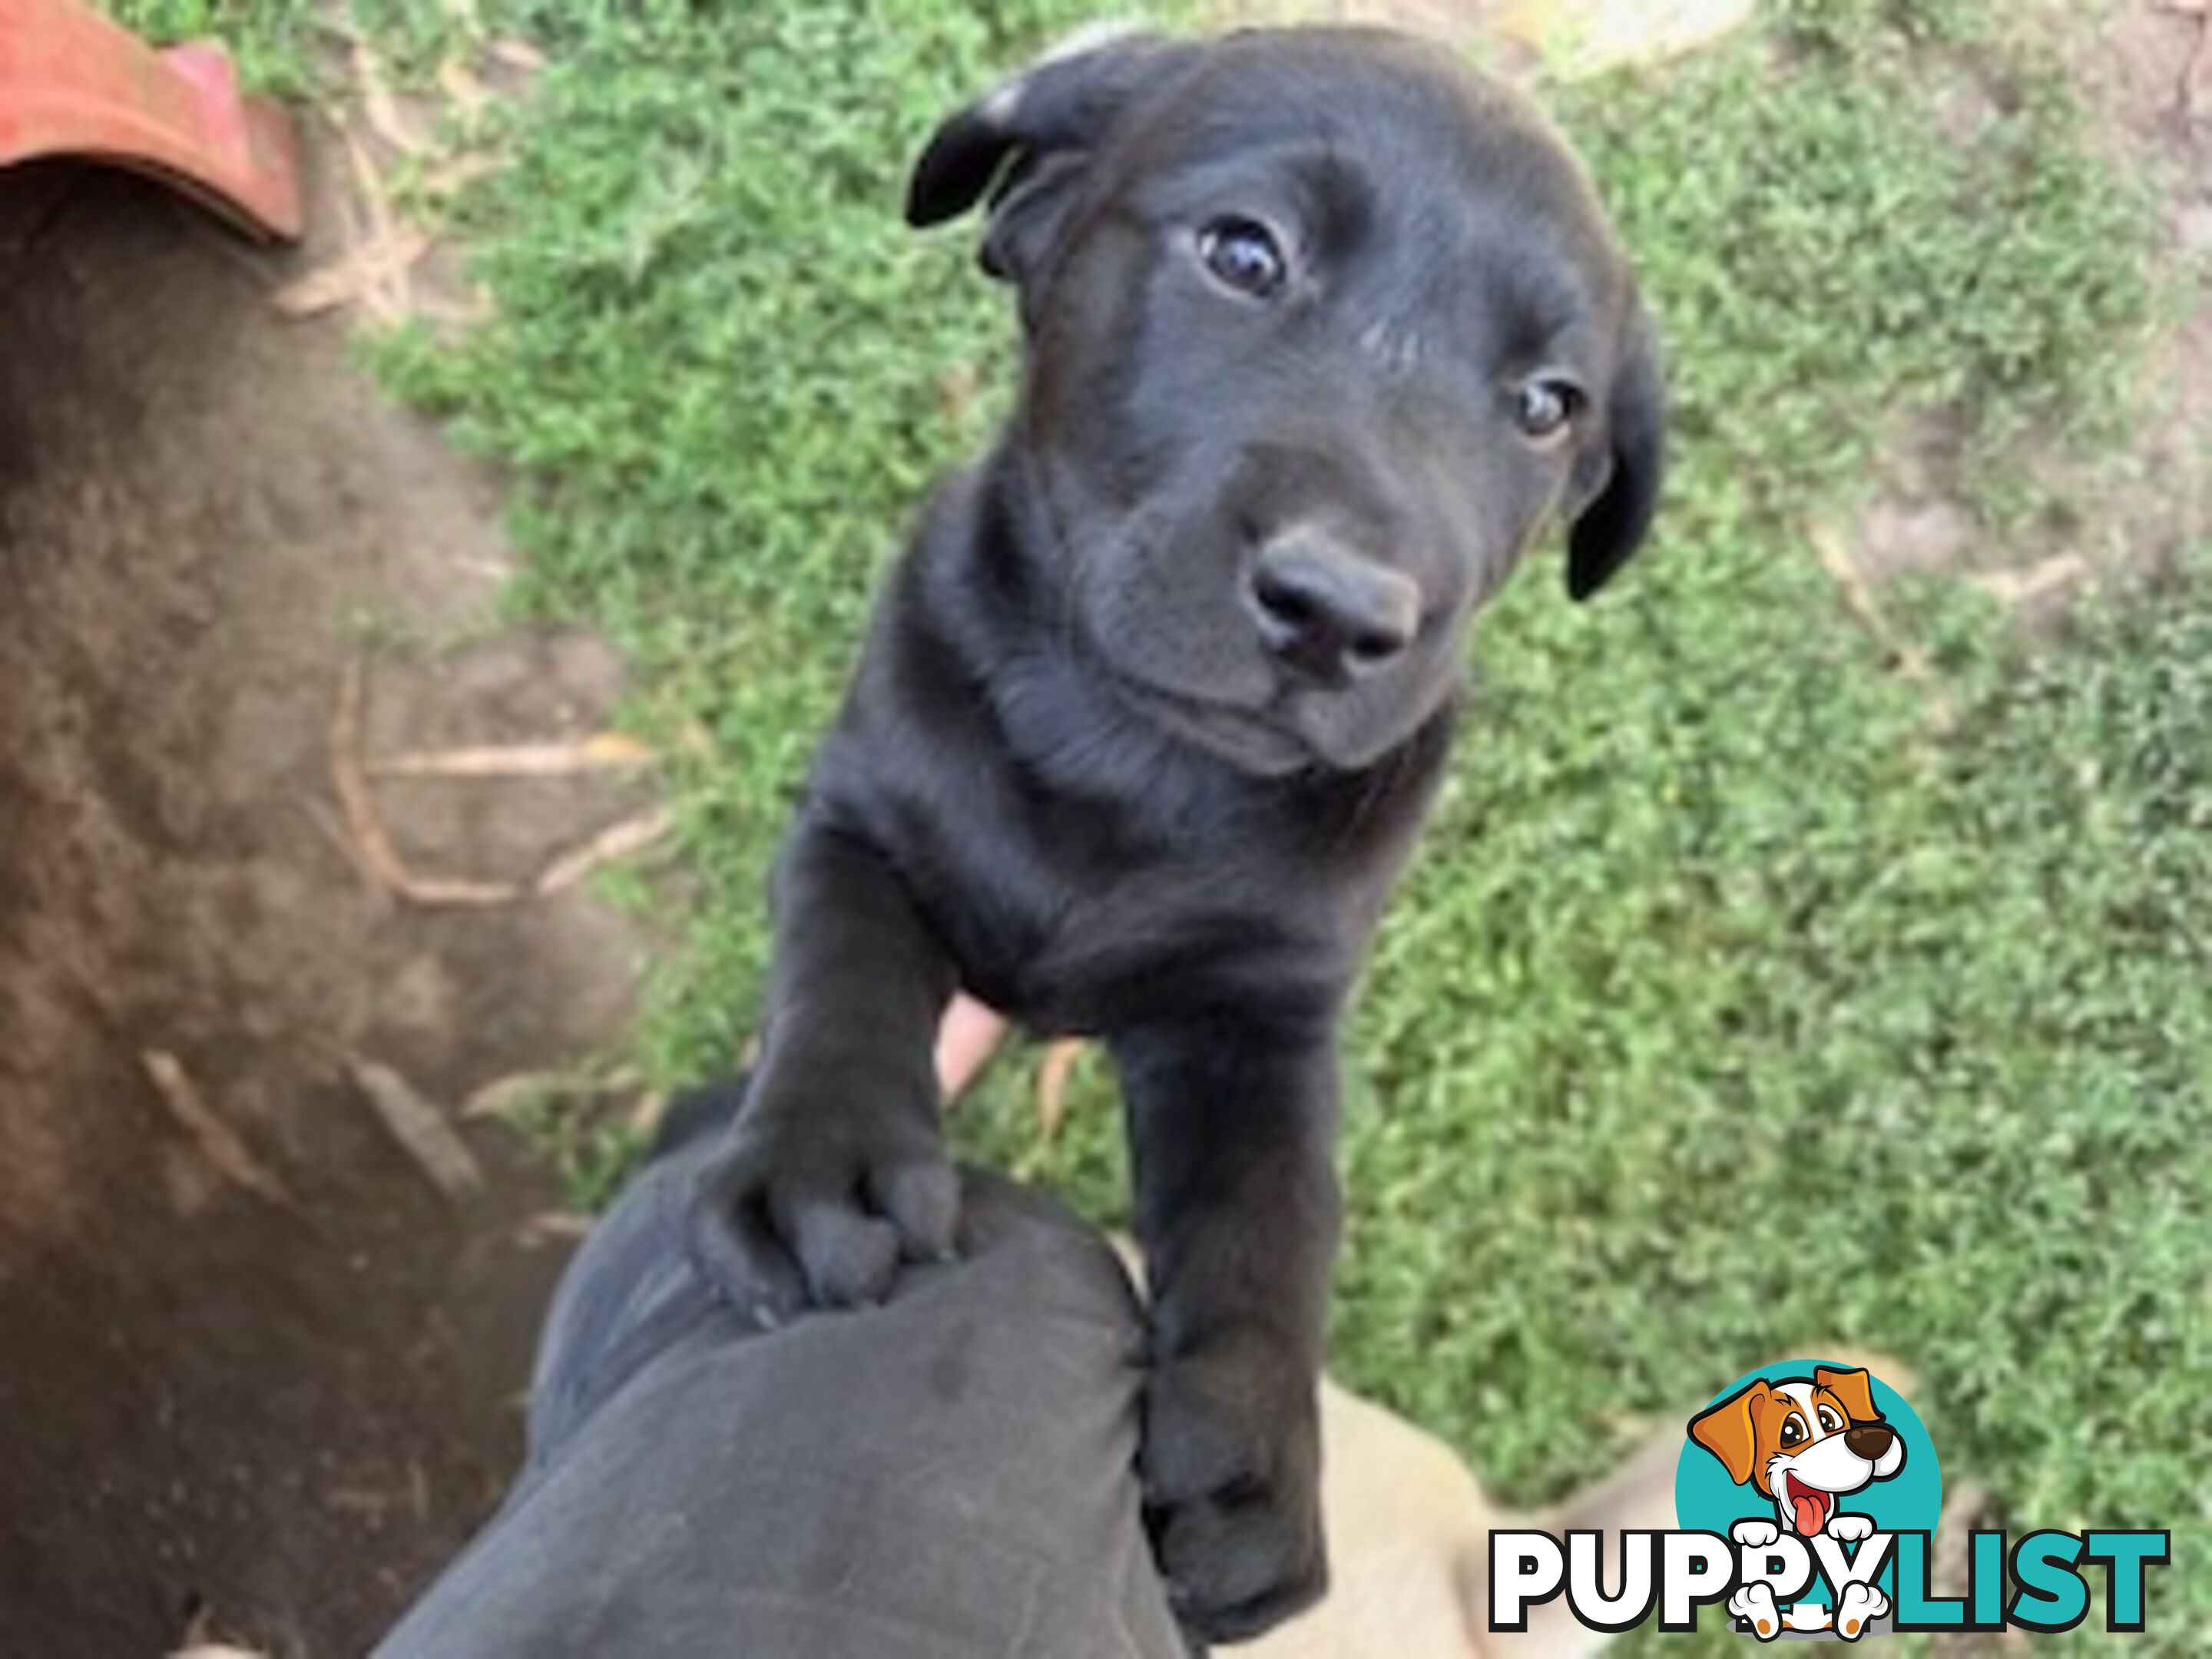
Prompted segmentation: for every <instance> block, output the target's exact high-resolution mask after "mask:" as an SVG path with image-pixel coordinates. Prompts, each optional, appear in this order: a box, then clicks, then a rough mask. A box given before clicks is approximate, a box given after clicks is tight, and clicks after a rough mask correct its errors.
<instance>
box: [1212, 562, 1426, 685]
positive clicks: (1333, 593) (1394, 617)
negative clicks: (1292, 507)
mask: <svg viewBox="0 0 2212 1659" xmlns="http://www.w3.org/2000/svg"><path fill="white" fill-rule="evenodd" d="M1249 600H1250V608H1251V611H1252V615H1253V617H1254V618H1255V620H1256V621H1257V622H1258V623H1259V625H1260V638H1261V641H1262V643H1264V644H1265V645H1266V646H1267V650H1268V652H1269V653H1270V654H1272V655H1273V657H1275V658H1276V659H1277V660H1279V661H1280V662H1282V663H1283V664H1284V665H1286V666H1288V667H1289V668H1291V669H1292V670H1293V671H1296V672H1297V673H1299V674H1302V675H1304V676H1305V677H1306V678H1309V679H1313V680H1316V681H1318V682H1320V683H1321V684H1324V685H1342V684H1346V682H1348V681H1350V680H1352V678H1355V677H1357V676H1358V675H1361V674H1364V673H1369V672H1371V671H1374V670H1375V669H1377V668H1380V667H1382V666H1383V665H1384V664H1386V663H1388V662H1389V661H1390V660H1391V659H1394V658H1395V657H1396V656H1398V655H1399V653H1401V652H1403V651H1404V650H1405V648H1406V647H1407V646H1409V645H1411V644H1412V643H1413V635H1414V633H1415V631H1416V630H1417V629H1419V627H1420V623H1421V595H1420V590H1419V588H1417V587H1416V586H1414V585H1413V579H1412V578H1411V577H1409V576H1407V575H1404V574H1401V572H1398V571H1395V570H1390V569H1386V568H1384V567H1383V566H1382V565H1379V564H1377V563H1376V562H1375V561H1374V560H1372V559H1370V558H1365V557H1363V556H1361V555H1359V554H1358V553H1355V552H1354V551H1352V550H1351V549H1350V548H1348V547H1346V546H1344V545H1342V544H1340V543H1338V542H1335V541H1334V540H1332V539H1330V538H1328V537H1326V536H1322V535H1317V534H1315V533H1313V532H1295V533H1292V534H1289V535H1284V536H1279V537H1277V538H1275V539H1274V540H1273V541H1271V542H1269V543H1267V544H1266V545H1265V546H1263V547H1262V548H1261V550H1260V555H1259V557H1258V558H1256V559H1255V560H1254V561H1253V565H1252V579H1251V586H1250V592H1249Z"/></svg>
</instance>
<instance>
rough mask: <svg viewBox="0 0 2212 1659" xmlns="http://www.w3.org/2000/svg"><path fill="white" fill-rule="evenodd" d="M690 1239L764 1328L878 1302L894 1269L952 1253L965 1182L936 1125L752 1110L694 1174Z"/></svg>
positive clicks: (888, 1116)
mask: <svg viewBox="0 0 2212 1659" xmlns="http://www.w3.org/2000/svg"><path fill="white" fill-rule="evenodd" d="M692 1201H693V1213H692V1225H691V1238H692V1245H693V1249H694V1253H695V1255H696V1256H697V1258H698V1261H699V1262H700V1265H701V1267H702V1268H703V1269H704V1271H705V1272H706V1273H707V1274H708V1277H709V1278H710V1279H712V1280H713V1281H714V1283H715V1285H717V1286H718V1287H719V1288H720V1290H721V1291H722V1292H723V1294H724V1295H725V1296H726V1297H728V1298H729V1299H730V1301H731V1302H732V1304H735V1305H736V1306H737V1307H738V1308H739V1309H740V1310H743V1311H744V1312H746V1313H749V1314H750V1315H751V1316H753V1317H755V1318H756V1319H757V1320H759V1321H760V1322H763V1323H764V1324H779V1323H781V1322H783V1321H785V1320H787V1319H790V1318H792V1317H793V1316H795V1315H797V1314H798V1313H799V1312H800V1311H801V1310H804V1309H805V1308H807V1307H809V1306H817V1307H832V1308H839V1307H854V1306H858V1305H860V1304H867V1303H872V1302H878V1301H880V1300H881V1299H882V1298H883V1297H884V1294H885V1293H886V1292H887V1291H889V1290H890V1285H891V1281H892V1279H894V1278H895V1277H896V1275H897V1273H898V1266H899V1262H900V1261H901V1260H902V1258H903V1259H906V1260H909V1261H926V1260H931V1259H934V1258H937V1257H940V1256H946V1255H951V1253H952V1244H953V1235H954V1232H955V1230H956V1228H957V1225H958V1222H959V1214H960V1183H959V1177H958V1176H957V1174H956V1172H955V1171H954V1170H953V1168H952V1164H951V1161H950V1160H949V1159H948V1158H946V1157H945V1146H944V1142H943V1141H942V1139H940V1138H939V1135H938V1133H937V1131H936V1128H935V1127H934V1126H933V1125H931V1124H928V1123H926V1122H923V1121H918V1120H917V1119H915V1118H914V1117H911V1116H907V1115H897V1114H893V1113H888V1112H885V1113H879V1114H876V1115H864V1114H861V1113H858V1112H855V1111H854V1110H852V1109H850V1107H849V1103H847V1109H844V1110H842V1111H840V1110H837V1109H826V1110H824V1111H822V1112H820V1113H817V1114H807V1113H805V1112H803V1111H792V1110H779V1109H775V1108H774V1107H772V1106H767V1105H764V1104H761V1105H757V1106H756V1105H751V1104H749V1105H748V1107H747V1108H746V1109H745V1110H744V1112H742V1113H741V1114H740V1115H738V1121H737V1122H736V1123H735V1124H733V1125H732V1127H731V1131H730V1138H729V1140H728V1143H727V1144H726V1146H724V1147H723V1148H722V1149H721V1150H720V1152H719V1153H718V1154H717V1155H716V1156H715V1158H714V1159H713V1161H712V1162H711V1163H709V1164H708V1165H707V1166H706V1167H705V1168H704V1169H703V1170H701V1172H700V1175H699V1179H698V1185H697V1187H696V1189H695V1190H694V1193H693V1196H692Z"/></svg>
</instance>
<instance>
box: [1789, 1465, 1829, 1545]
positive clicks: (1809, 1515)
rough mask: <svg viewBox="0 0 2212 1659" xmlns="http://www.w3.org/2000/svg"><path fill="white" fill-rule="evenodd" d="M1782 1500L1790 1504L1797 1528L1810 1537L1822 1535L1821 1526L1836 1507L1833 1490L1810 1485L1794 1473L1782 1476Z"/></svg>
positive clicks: (1825, 1523) (1824, 1524)
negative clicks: (1823, 1490)
mask: <svg viewBox="0 0 2212 1659" xmlns="http://www.w3.org/2000/svg"><path fill="white" fill-rule="evenodd" d="M1782 1501H1783V1502H1784V1503H1785V1504H1788V1505H1789V1506H1790V1514H1791V1515H1792V1516H1794V1517H1795V1518H1796V1527H1797V1530H1798V1531H1799V1532H1801V1533H1802V1534H1804V1535H1805V1536H1806V1537H1808V1538H1817V1537H1819V1536H1820V1528H1823V1527H1825V1526H1826V1525H1827V1524H1828V1515H1829V1512H1830V1511H1831V1510H1833V1509H1834V1508H1835V1507H1836V1497H1835V1494H1834V1493H1833V1492H1822V1491H1821V1490H1820V1488H1819V1487H1818V1486H1807V1485H1806V1484H1805V1483H1804V1482H1803V1481H1802V1480H1799V1479H1798V1478H1797V1477H1796V1475H1794V1474H1785V1475H1784V1476H1783V1477H1782Z"/></svg>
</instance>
